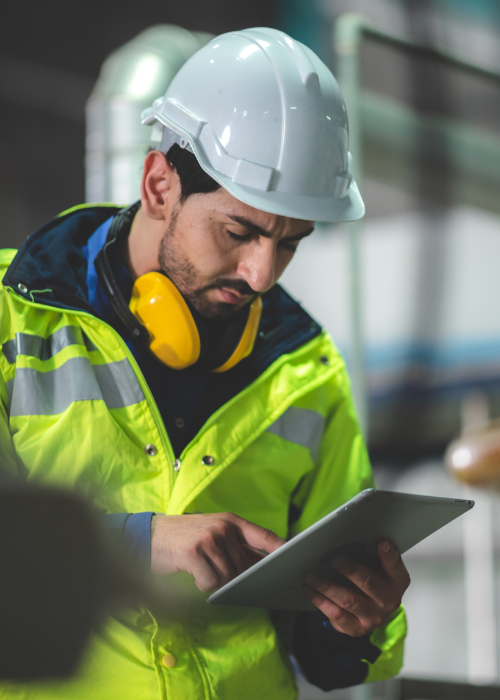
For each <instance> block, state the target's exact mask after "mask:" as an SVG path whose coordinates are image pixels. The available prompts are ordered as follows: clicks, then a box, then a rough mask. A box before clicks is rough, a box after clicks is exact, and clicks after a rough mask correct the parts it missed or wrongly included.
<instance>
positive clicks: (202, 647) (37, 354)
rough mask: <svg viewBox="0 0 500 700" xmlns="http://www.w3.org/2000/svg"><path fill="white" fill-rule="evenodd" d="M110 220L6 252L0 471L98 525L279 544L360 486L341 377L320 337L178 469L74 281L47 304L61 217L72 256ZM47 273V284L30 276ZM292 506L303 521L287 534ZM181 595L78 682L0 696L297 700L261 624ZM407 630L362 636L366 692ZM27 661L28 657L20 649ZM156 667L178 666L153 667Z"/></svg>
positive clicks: (137, 384) (357, 443)
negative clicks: (100, 521)
mask: <svg viewBox="0 0 500 700" xmlns="http://www.w3.org/2000/svg"><path fill="white" fill-rule="evenodd" d="M114 211H116V209H113V210H112V209H107V208H103V210H102V213H101V211H100V210H99V209H98V208H94V209H90V210H89V211H88V212H85V211H84V212H83V213H81V212H76V213H73V212H71V211H70V212H69V213H67V214H65V215H63V216H62V217H61V218H60V219H57V220H55V221H54V222H51V224H50V225H48V226H47V227H45V228H44V229H42V230H41V233H40V232H37V233H36V234H34V235H33V236H32V237H31V238H30V239H28V241H27V243H26V244H25V246H24V247H23V249H21V251H20V253H19V254H18V255H17V257H16V260H15V263H14V264H12V265H11V263H12V260H13V259H14V256H15V251H12V250H4V251H2V252H1V253H0V263H1V265H2V274H3V273H5V272H6V270H7V268H9V266H10V268H9V271H8V273H7V274H6V276H5V278H4V284H3V285H2V287H1V289H0V348H1V351H0V412H1V415H0V465H1V466H2V469H3V470H4V471H7V472H10V473H12V474H13V475H21V476H23V477H24V478H26V479H28V480H29V481H31V482H43V483H46V484H52V485H61V486H65V487H69V488H71V489H77V490H78V491H79V492H80V493H82V494H84V495H85V496H87V497H88V499H89V500H90V501H91V502H92V503H93V504H94V505H95V506H96V507H97V508H98V509H100V510H101V511H102V512H105V513H123V512H131V513H133V512H140V511H153V512H158V513H165V514H181V513H184V512H193V511H201V512H204V513H210V512H224V511H231V512H234V513H236V514H238V515H240V516H242V517H243V518H246V519H248V520H250V521H252V522H255V523H257V524H259V525H261V526H263V527H266V528H270V529H271V530H273V531H274V532H276V533H277V534H278V535H280V536H281V537H289V536H291V535H293V534H295V533H296V532H299V531H301V530H303V529H304V528H306V527H308V526H309V525H311V524H312V523H314V522H316V521H317V520H318V519H319V518H321V517H323V516H324V515H326V514H327V513H329V512H330V511H332V510H333V509H334V508H336V507H338V506H339V505H341V504H342V503H343V502H345V501H346V500H348V499H349V498H351V497H352V496H354V495H355V494H356V493H358V492H359V491H360V490H361V489H363V488H367V487H370V486H371V485H372V474H371V470H370V465H369V462H368V459H367V455H366V450H365V446H364V443H363V439H362V436H361V434H360V430H359V427H358V422H357V419H356V415H355V411H354V409H353V404H352V399H351V393H350V388H349V382H348V378H347V375H346V370H345V366H344V362H343V360H342V358H341V357H340V355H339V353H338V351H337V350H336V348H335V347H334V345H333V343H332V341H331V339H330V338H329V336H328V335H327V334H326V333H324V332H319V333H318V334H316V335H315V336H314V337H313V338H312V339H310V340H308V341H306V342H305V343H304V344H302V345H300V346H299V347H297V348H296V349H294V350H293V351H292V352H289V353H284V354H281V355H280V356H279V357H277V359H275V360H274V361H273V362H272V364H271V365H270V366H268V367H267V369H265V371H263V372H262V373H261V374H260V375H259V376H258V377H257V378H256V379H255V380H254V381H253V382H252V383H251V384H250V385H249V386H248V387H247V388H246V389H244V390H243V391H242V392H240V393H239V394H238V395H236V396H234V397H233V398H232V399H231V400H230V401H229V402H228V403H226V404H225V405H223V406H222V407H221V408H220V409H219V410H218V411H216V412H215V413H214V414H213V415H212V416H211V417H210V419H209V420H208V421H207V422H206V423H205V425H204V426H203V428H202V429H201V430H200V432H199V433H198V435H197V436H196V437H195V438H194V439H193V440H192V441H191V442H190V443H189V445H188V446H187V447H186V448H185V450H184V451H183V453H182V454H181V456H180V460H181V468H180V470H178V471H175V470H174V459H175V456H174V454H173V450H172V447H171V445H170V442H169V438H168V435H167V433H166V430H165V427H164V425H163V422H162V420H161V417H160V415H159V412H158V409H157V407H156V405H155V402H154V400H153V398H152V395H151V392H150V389H149V388H148V386H147V384H146V382H145V381H144V378H143V376H142V373H141V371H140V370H139V367H138V366H137V363H136V362H135V360H134V358H133V356H132V354H131V353H130V351H129V349H128V348H127V346H126V344H125V343H124V341H123V340H122V338H121V337H120V336H119V335H118V334H117V333H116V332H115V331H114V330H113V329H112V328H111V327H110V326H109V325H107V324H106V323H105V322H104V321H102V320H100V319H99V318H97V317H96V316H95V315H93V314H92V310H91V308H90V307H88V305H87V306H86V305H85V303H84V301H82V302H81V305H80V304H79V303H77V299H78V298H79V297H82V291H81V289H79V288H78V285H77V283H76V282H75V284H74V288H68V287H70V286H71V285H70V282H68V279H69V280H71V279H72V277H71V274H70V275H66V277H65V279H64V283H60V284H61V285H62V286H61V287H60V289H59V292H58V293H56V291H55V282H54V280H55V281H56V282H57V281H58V280H59V278H60V277H61V275H62V276H63V277H64V274H65V270H66V269H70V270H73V268H75V269H76V267H78V265H77V262H75V260H76V258H75V257H74V256H73V257H71V256H68V257H69V258H71V259H55V260H53V261H52V260H51V259H50V256H47V254H46V250H45V248H44V240H47V239H48V238H50V240H51V242H52V245H53V243H54V240H55V237H57V231H58V226H60V224H61V222H65V223H66V225H67V222H68V220H69V218H70V217H79V218H77V224H75V226H76V227H77V229H78V231H77V234H75V236H76V239H77V244H78V245H80V244H82V241H83V242H84V241H85V240H86V239H87V238H88V237H89V236H90V235H91V234H92V233H93V230H95V228H96V227H97V224H99V223H102V221H104V220H105V219H106V218H108V217H109V216H110V212H111V213H113V212H114ZM96 212H97V213H96ZM85 217H87V218H85ZM87 219H88V220H87ZM88 229H89V230H88ZM57 250H58V249H57ZM23 256H24V258H23ZM56 257H57V256H56ZM26 260H28V262H25V261H26ZM51 266H52V267H53V268H54V269H53V277H52V279H50V275H47V273H46V272H41V271H43V270H46V269H47V267H49V268H50V267H51ZM30 270H31V272H30ZM51 274H52V273H51ZM23 275H24V276H23ZM37 275H38V276H37ZM44 275H45V279H44ZM74 277H75V279H77V272H75V275H74ZM44 281H45V284H43V282H44ZM61 289H63V291H64V294H65V295H66V296H65V302H64V303H63V302H61V301H60V299H61V294H62V292H61ZM63 296H64V295H63ZM79 306H80V307H81V308H78V307H79ZM151 446H153V447H151ZM206 456H211V457H212V458H213V460H207V459H203V458H204V457H206ZM202 460H203V461H202ZM291 503H293V504H294V507H295V510H296V512H297V513H299V514H300V515H299V516H298V518H297V519H296V521H295V522H294V524H293V526H292V527H291V529H289V526H288V522H289V511H290V505H291ZM186 577H187V574H186ZM190 581H191V579H189V582H186V586H187V587H189V586H190V585H191V587H192V588H193V592H192V595H191V596H190V597H188V598H187V599H186V601H187V602H185V603H181V604H180V605H179V606H176V608H175V611H174V610H172V611H171V612H166V613H164V614H163V615H160V616H159V615H155V614H154V613H153V612H152V611H150V610H147V609H146V608H144V607H141V608H139V609H134V610H126V611H124V612H122V613H120V614H118V615H117V616H116V617H112V618H110V619H109V620H108V622H107V624H106V625H105V627H104V628H103V630H102V631H101V632H100V633H98V634H96V635H95V636H94V638H93V640H92V643H91V645H90V648H89V649H88V651H87V653H86V655H85V659H84V662H83V664H82V669H81V673H80V675H79V676H78V678H77V679H75V680H73V681H70V682H69V683H65V684H55V683H50V684H47V683H43V684H37V685H35V686H24V685H12V684H7V685H5V684H4V685H2V686H0V697H8V698H30V699H31V698H33V700H35V699H36V700H42V698H46V699H47V700H48V698H51V700H53V699H54V698H61V699H62V698H64V699H65V700H70V699H71V700H73V699H74V700H76V699H77V698H81V699H82V700H84V699H85V700H88V699H89V698H92V700H111V699H112V698H117V699H118V698H119V700H128V699H129V698H130V700H132V699H133V700H153V699H155V700H156V699H158V700H159V699H160V698H162V699H163V698H167V699H168V698H172V699H175V700H184V699H185V700H194V699H196V700H198V699H203V700H209V699H210V700H214V699H215V698H218V699H221V700H223V699H224V700H226V699H227V700H234V699H235V698H238V700H245V699H247V698H248V699H249V700H250V699H254V698H258V697H265V698H273V700H291V699H292V698H296V696H297V687H296V682H295V677H294V673H293V670H292V668H291V665H290V663H289V660H288V657H287V655H286V654H285V653H284V651H283V647H282V646H281V644H280V641H279V639H278V635H277V632H276V630H275V627H274V625H273V623H272V621H271V617H270V614H269V613H268V612H267V611H266V610H260V609H252V608H250V609H244V608H232V607H227V608H226V607H224V606H209V605H207V604H206V602H205V597H206V596H205V595H203V594H200V593H197V592H196V589H195V588H194V584H191V583H190ZM405 631H406V626H405V618H404V612H403V610H402V609H399V610H398V611H397V612H396V613H395V614H394V615H393V616H392V618H391V620H390V622H389V623H388V625H387V626H385V627H382V628H379V629H377V630H376V631H375V632H373V634H372V635H371V641H372V643H373V644H375V645H376V646H377V647H378V648H379V649H380V650H381V652H382V653H381V654H380V656H379V657H378V659H377V660H376V661H375V662H374V663H373V664H368V665H369V670H368V675H367V679H366V680H367V681H371V680H381V679H385V678H387V677H390V676H392V675H394V674H396V673H397V672H398V671H399V669H400V667H401V665H402V656H403V639H404V636H405ZM26 653H27V654H33V653H36V649H31V648H30V643H29V640H26ZM167 654H169V655H170V656H169V657H168V659H170V663H174V662H175V666H173V667H167V666H165V665H164V664H163V663H162V659H163V658H164V657H165V655H167ZM171 657H173V659H174V660H172V658H171Z"/></svg>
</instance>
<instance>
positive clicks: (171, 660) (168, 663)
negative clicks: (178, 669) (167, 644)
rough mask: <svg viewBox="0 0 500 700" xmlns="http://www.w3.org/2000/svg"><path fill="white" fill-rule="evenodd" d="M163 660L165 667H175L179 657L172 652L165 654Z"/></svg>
mask: <svg viewBox="0 0 500 700" xmlns="http://www.w3.org/2000/svg"><path fill="white" fill-rule="evenodd" d="M161 662H162V664H163V665H164V666H165V668H173V667H174V666H175V665H176V663H177V659H176V658H175V656H173V655H172V654H165V656H164V657H163V658H162V660H161Z"/></svg>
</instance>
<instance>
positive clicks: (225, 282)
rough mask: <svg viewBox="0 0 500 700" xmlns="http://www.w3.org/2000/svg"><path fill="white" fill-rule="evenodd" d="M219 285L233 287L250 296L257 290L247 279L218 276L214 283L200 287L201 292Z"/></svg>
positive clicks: (239, 292)
mask: <svg viewBox="0 0 500 700" xmlns="http://www.w3.org/2000/svg"><path fill="white" fill-rule="evenodd" d="M218 287H224V289H232V290H234V291H235V292H237V293H238V294H241V295H245V296H250V295H252V294H256V292H255V291H254V290H253V289H252V288H251V286H250V285H249V284H248V282H245V280H233V279H226V278H225V277H218V278H217V279H216V280H215V282H212V284H209V285H207V286H206V287H203V289H200V292H207V291H208V290H209V289H217V288H218Z"/></svg>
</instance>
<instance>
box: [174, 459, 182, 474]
mask: <svg viewBox="0 0 500 700" xmlns="http://www.w3.org/2000/svg"><path fill="white" fill-rule="evenodd" d="M180 468H181V460H180V459H174V472H178V471H179V469H180Z"/></svg>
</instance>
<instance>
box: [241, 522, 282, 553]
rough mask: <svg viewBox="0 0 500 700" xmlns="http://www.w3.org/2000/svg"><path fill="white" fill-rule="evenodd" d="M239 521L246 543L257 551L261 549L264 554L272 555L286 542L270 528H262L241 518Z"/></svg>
mask: <svg viewBox="0 0 500 700" xmlns="http://www.w3.org/2000/svg"><path fill="white" fill-rule="evenodd" d="M238 520H239V522H238V523H237V525H238V529H239V531H240V534H241V536H242V537H243V540H244V542H246V544H249V545H250V546H251V547H254V548H255V549H261V550H264V552H268V553H271V552H274V551H276V550H277V549H279V548H280V547H281V546H282V545H284V544H285V542H286V540H284V539H283V538H282V537H279V536H278V535H277V534H276V533H275V532H273V531H272V530H269V529H268V528H265V527H261V526H260V525H256V524H255V523H251V522H250V521H249V520H244V519H243V518H239V519H238Z"/></svg>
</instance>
